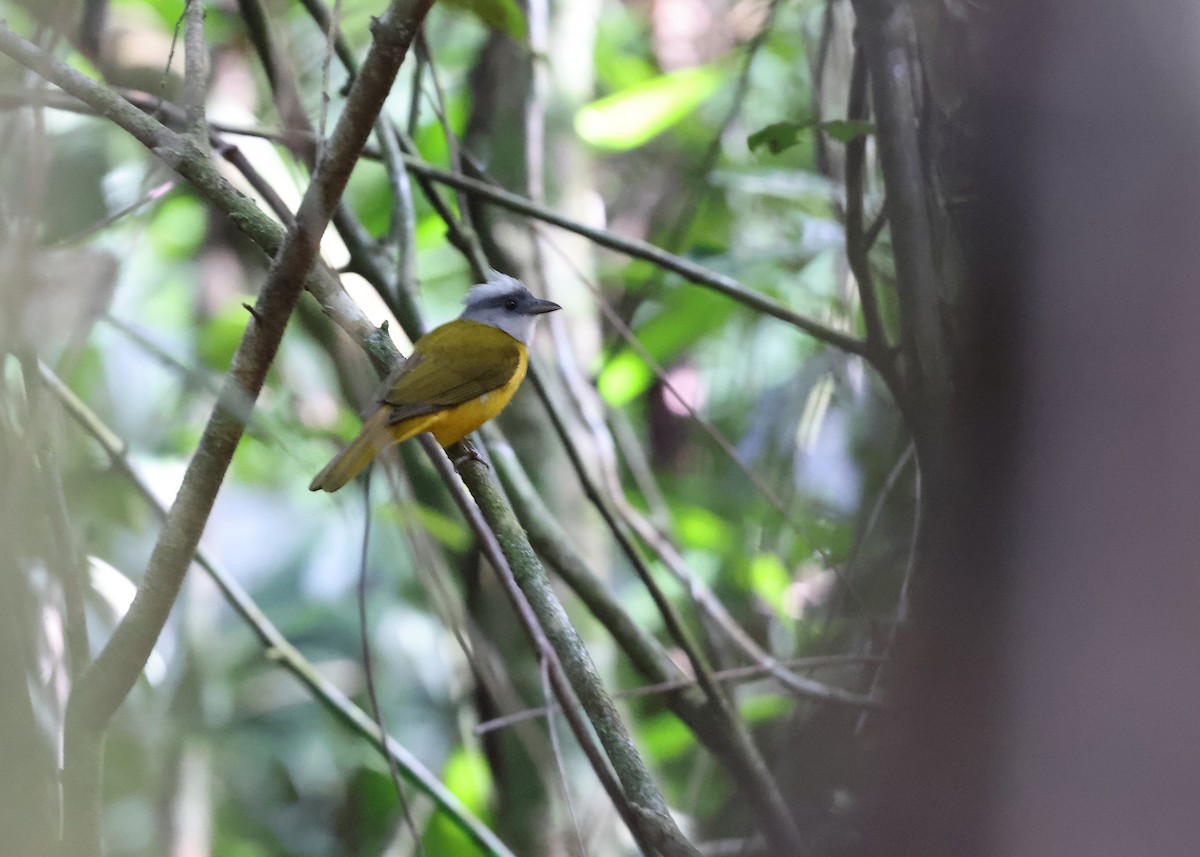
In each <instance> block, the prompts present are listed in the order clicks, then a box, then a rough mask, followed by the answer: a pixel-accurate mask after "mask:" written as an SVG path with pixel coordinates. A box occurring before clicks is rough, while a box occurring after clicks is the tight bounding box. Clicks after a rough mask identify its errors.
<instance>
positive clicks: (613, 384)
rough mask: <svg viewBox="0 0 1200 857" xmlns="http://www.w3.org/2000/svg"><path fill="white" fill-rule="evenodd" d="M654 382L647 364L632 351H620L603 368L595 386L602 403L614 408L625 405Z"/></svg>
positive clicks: (652, 373)
mask: <svg viewBox="0 0 1200 857" xmlns="http://www.w3.org/2000/svg"><path fill="white" fill-rule="evenodd" d="M653 380H654V372H653V371H651V369H650V366H649V364H647V363H646V361H645V360H643V359H642V358H641V357H640V356H638V355H637V354H636V353H634V352H633V351H628V350H627V351H622V352H621V353H620V354H618V355H617V356H616V357H614V358H613V359H612V360H609V361H608V364H607V365H606V366H605V367H604V369H603V371H601V373H600V377H599V378H597V379H596V386H597V388H599V390H600V395H601V396H603V397H604V401H606V402H608V403H609V404H610V405H612V406H613V407H615V408H619V407H621V406H622V405H627V404H629V403H630V402H632V401H633V400H634V399H636V398H637V397H638V396H640V395H641V394H642V393H644V392H645V391H646V388H647V387H649V386H650V383H651V382H652V381H653Z"/></svg>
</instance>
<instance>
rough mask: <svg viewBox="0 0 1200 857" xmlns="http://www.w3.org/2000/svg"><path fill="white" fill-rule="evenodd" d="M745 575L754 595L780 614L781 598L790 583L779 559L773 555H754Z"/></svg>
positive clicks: (788, 576)
mask: <svg viewBox="0 0 1200 857" xmlns="http://www.w3.org/2000/svg"><path fill="white" fill-rule="evenodd" d="M746 575H747V578H748V581H749V584H750V589H751V590H752V591H753V592H754V594H755V595H757V596H758V597H759V598H761V599H762V600H763V601H765V602H766V603H767V604H769V605H771V608H772V609H773V610H775V612H777V613H782V612H783V596H784V593H786V592H787V587H788V584H789V583H790V582H791V575H789V574H788V571H787V569H786V568H784V566H783V563H782V562H781V561H780V559H779V557H778V556H776V555H775V554H773V553H760V554H756V555H755V556H753V557H752V558H751V559H750V566H749V568H748V569H747V570H746Z"/></svg>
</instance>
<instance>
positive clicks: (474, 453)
mask: <svg viewBox="0 0 1200 857" xmlns="http://www.w3.org/2000/svg"><path fill="white" fill-rule="evenodd" d="M458 448H459V449H460V450H462V455H459V456H457V457H456V458H455V459H454V469H455V470H460V469H462V466H463V465H464V464H466V463H467V462H468V461H478V462H479V463H480V464H482V465H483V466H484V467H489V466H490V465H489V464H488V463H487V461H486V460H485V459H484V457H483V456H482V455H480V454H479V450H478V449H476V448H475V444H473V443H471V441H470V440H469V439H466V438H464V439H463V440H462V441H460V442H459V445H458Z"/></svg>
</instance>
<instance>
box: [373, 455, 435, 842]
mask: <svg viewBox="0 0 1200 857" xmlns="http://www.w3.org/2000/svg"><path fill="white" fill-rule="evenodd" d="M372 469H373V468H368V469H367V473H366V476H365V477H364V479H363V483H362V485H363V536H362V549H361V551H360V552H359V557H358V589H357V596H358V598H357V600H358V633H359V644H360V647H361V649H362V663H363V676H364V679H365V681H366V684H367V698H368V699H369V700H370V702H371V715H372V716H373V717H374V718H375V725H376V726H378V727H379V734H380V735H386V734H388V731H387V726H386V725H385V724H384V720H383V708H382V707H381V706H380V705H379V693H378V692H377V691H376V689H375V667H374V664H373V663H372V661H371V630H370V626H369V623H368V621H367V583H368V576H367V554H368V552H369V550H370V547H371V470H372ZM387 762H388V771H389V773H391V775H392V784H393V785H395V787H396V798H397V799H398V800H399V801H400V812H401V814H402V815H403V816H404V822H405V824H407V825H408V829H409V831H410V832H411V833H412V837H413V843H414V847H415V848H416V851H417V854H420V855H424V853H425V849H424V847H423V846H422V845H421V835H420V834H419V833H418V832H417V823H416V822H415V821H413V817H412V810H411V809H410V808H409V805H408V798H407V797H406V796H405V794H404V784H403V783H402V782H400V767H399V765H398V764H397V762H396V757H395V756H393V755H392V754H391V753H388V754H387Z"/></svg>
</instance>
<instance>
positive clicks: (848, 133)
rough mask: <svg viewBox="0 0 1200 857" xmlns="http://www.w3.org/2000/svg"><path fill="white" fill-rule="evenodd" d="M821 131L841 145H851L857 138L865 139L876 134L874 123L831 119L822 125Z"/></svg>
mask: <svg viewBox="0 0 1200 857" xmlns="http://www.w3.org/2000/svg"><path fill="white" fill-rule="evenodd" d="M821 130H822V131H824V132H825V133H826V134H828V135H829V136H830V137H832V138H833V139H835V140H837V141H838V142H839V143H849V142H850V141H851V140H853V139H855V138H856V137H865V136H866V135H867V134H874V133H875V125H874V123H872V122H860V121H858V120H855V119H830V120H829V121H828V122H822V123H821Z"/></svg>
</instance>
